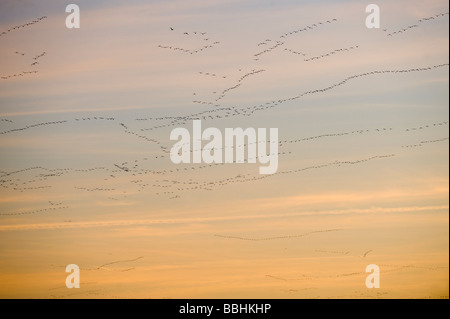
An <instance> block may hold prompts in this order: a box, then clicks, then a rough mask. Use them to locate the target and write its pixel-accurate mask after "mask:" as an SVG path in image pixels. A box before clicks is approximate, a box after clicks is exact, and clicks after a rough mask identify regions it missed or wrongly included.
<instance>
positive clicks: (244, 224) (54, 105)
mask: <svg viewBox="0 0 450 319" xmlns="http://www.w3.org/2000/svg"><path fill="white" fill-rule="evenodd" d="M68 4H69V3H63V2H59V3H58V4H56V3H55V2H54V1H39V2H38V3H37V2H33V1H9V0H4V1H1V3H0V154H1V155H0V297H1V298H38V299H41V298H57V299H59V298H157V299H160V298H296V299H303V298H305V299H308V298H321V299H322V298H332V299H340V298H433V299H434V298H437V299H448V290H449V287H448V282H449V278H448V274H449V269H448V260H449V226H448V225H449V197H448V196H449V189H448V184H449V180H448V176H449V171H448V168H449V158H448V154H449V150H448V142H449V136H448V130H449V129H448V120H449V108H448V104H449V93H448V85H449V83H448V57H449V52H448V50H449V49H448V47H449V35H448V32H449V31H448V29H449V25H448V22H449V14H448V11H449V10H448V2H447V1H442V0H428V1H397V0H396V1H377V2H376V4H377V5H378V6H379V8H380V28H371V29H369V28H367V27H366V24H365V21H366V17H367V16H368V15H369V13H366V11H365V8H366V6H367V5H368V4H370V3H369V2H367V3H365V2H363V1H345V0H344V1H287V0H286V1H225V0H218V1H205V0H192V1H181V0H180V1H137V0H132V1H126V2H125V1H78V2H76V4H77V5H78V6H79V8H80V28H78V29H76V28H73V29H69V28H67V27H66V24H65V21H66V17H67V16H68V15H69V13H66V12H65V8H66V5H68ZM27 24H28V25H27ZM17 26H22V27H17ZM194 120H201V124H202V128H204V129H206V128H208V127H214V128H218V129H219V130H221V131H222V132H224V130H225V128H237V127H241V128H244V129H245V128H255V129H256V128H267V129H269V128H277V129H278V139H279V141H278V170H277V172H276V173H275V174H269V175H260V174H259V166H260V164H259V163H258V162H257V163H255V164H252V163H229V164H221V163H213V164H205V163H197V164H186V163H181V164H174V163H172V162H171V160H170V156H169V152H170V149H171V147H172V146H173V145H174V144H175V141H171V140H170V133H171V131H172V130H173V129H175V128H185V129H187V130H188V131H190V132H192V129H193V121H194ZM205 144H206V142H203V144H202V145H203V146H204V145H205ZM69 264H76V265H78V266H79V268H80V288H78V289H77V288H72V289H68V288H67V287H66V285H65V280H66V277H67V276H68V273H66V272H65V268H66V265H69ZM369 264H376V265H378V266H379V268H380V288H371V289H369V288H367V287H366V284H365V282H366V277H367V276H368V275H369V273H366V271H365V269H366V266H367V265H369Z"/></svg>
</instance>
